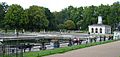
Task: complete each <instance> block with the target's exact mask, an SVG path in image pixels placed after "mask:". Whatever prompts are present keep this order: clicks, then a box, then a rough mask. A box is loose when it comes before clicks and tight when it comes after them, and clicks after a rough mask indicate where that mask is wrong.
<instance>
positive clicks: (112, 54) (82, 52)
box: [46, 41, 120, 57]
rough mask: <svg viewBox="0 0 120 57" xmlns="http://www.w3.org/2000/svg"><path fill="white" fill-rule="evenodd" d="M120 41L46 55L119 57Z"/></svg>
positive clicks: (52, 56) (54, 56)
mask: <svg viewBox="0 0 120 57" xmlns="http://www.w3.org/2000/svg"><path fill="white" fill-rule="evenodd" d="M119 56H120V41H116V42H112V43H107V44H102V45H97V46H93V47H88V48H83V49H78V50H73V51H69V52H66V53H63V54H55V55H50V56H46V57H119Z"/></svg>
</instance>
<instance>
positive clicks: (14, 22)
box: [4, 4, 25, 32]
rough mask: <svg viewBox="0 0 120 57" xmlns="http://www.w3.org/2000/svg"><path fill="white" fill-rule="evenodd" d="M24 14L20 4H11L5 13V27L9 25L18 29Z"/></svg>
mask: <svg viewBox="0 0 120 57" xmlns="http://www.w3.org/2000/svg"><path fill="white" fill-rule="evenodd" d="M23 15H24V10H23V8H22V7H21V6H20V5H17V4H12V5H11V6H10V7H9V8H8V11H7V13H6V14H5V19H4V25H5V26H6V27H10V28H11V29H17V32H18V30H19V29H20V28H21V27H22V25H21V24H23V23H22V20H24V19H25V18H23Z"/></svg>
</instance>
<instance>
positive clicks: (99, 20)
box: [98, 16, 102, 24]
mask: <svg viewBox="0 0 120 57" xmlns="http://www.w3.org/2000/svg"><path fill="white" fill-rule="evenodd" d="M98 24H102V16H98Z"/></svg>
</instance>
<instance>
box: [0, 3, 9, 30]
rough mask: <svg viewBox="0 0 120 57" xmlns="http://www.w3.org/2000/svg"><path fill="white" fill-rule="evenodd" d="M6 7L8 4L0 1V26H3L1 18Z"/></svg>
mask: <svg viewBox="0 0 120 57" xmlns="http://www.w3.org/2000/svg"><path fill="white" fill-rule="evenodd" d="M7 9H8V5H7V3H5V2H2V3H0V28H4V27H3V26H4V25H3V20H4V17H5V14H6V11H7Z"/></svg>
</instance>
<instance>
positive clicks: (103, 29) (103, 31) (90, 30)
mask: <svg viewBox="0 0 120 57" xmlns="http://www.w3.org/2000/svg"><path fill="white" fill-rule="evenodd" d="M92 28H93V29H94V33H92ZM96 28H97V29H98V33H95V31H96ZM100 28H102V33H100ZM89 32H90V33H91V34H105V27H101V26H89Z"/></svg>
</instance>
